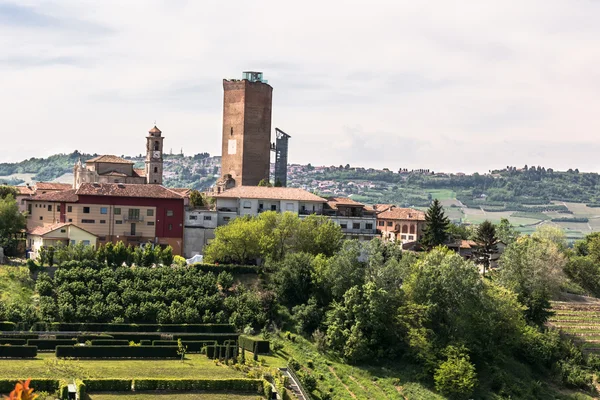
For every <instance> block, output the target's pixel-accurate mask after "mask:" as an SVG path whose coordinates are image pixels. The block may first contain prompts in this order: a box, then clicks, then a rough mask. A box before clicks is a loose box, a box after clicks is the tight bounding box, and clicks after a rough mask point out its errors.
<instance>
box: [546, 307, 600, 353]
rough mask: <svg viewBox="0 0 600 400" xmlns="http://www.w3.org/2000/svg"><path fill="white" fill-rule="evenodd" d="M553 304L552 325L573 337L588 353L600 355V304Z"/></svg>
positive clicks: (550, 321)
mask: <svg viewBox="0 0 600 400" xmlns="http://www.w3.org/2000/svg"><path fill="white" fill-rule="evenodd" d="M594 300H595V301H590V302H563V301H556V302H553V303H552V310H553V311H554V313H555V314H554V315H553V316H552V317H551V318H550V320H549V323H550V325H552V326H554V327H556V328H558V329H560V330H561V332H563V333H565V334H568V335H569V336H571V337H572V338H573V339H574V340H575V341H576V342H578V343H581V346H582V348H583V349H584V350H585V351H588V352H595V353H600V302H599V301H598V300H597V299H594Z"/></svg>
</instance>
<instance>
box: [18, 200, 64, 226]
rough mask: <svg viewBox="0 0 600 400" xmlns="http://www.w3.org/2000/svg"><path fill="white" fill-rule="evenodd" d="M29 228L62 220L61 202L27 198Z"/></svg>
mask: <svg viewBox="0 0 600 400" xmlns="http://www.w3.org/2000/svg"><path fill="white" fill-rule="evenodd" d="M26 203H27V206H26V207H27V210H28V215H27V229H28V230H31V229H33V228H36V227H39V226H47V225H53V224H57V223H59V222H61V221H60V211H59V208H60V203H54V202H44V201H33V200H27V201H26Z"/></svg>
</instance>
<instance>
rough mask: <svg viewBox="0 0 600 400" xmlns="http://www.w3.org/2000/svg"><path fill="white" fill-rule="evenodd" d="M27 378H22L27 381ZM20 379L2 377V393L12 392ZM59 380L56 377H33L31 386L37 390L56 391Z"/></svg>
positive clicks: (0, 390)
mask: <svg viewBox="0 0 600 400" xmlns="http://www.w3.org/2000/svg"><path fill="white" fill-rule="evenodd" d="M25 380H26V379H22V381H25ZM17 382H19V379H0V393H5V394H8V393H10V392H12V391H13V390H14V388H15V385H16V384H17ZM59 385H60V384H59V381H58V380H56V379H43V378H40V379H32V380H31V383H30V384H29V387H31V388H33V389H34V390H35V392H34V393H37V392H49V393H54V392H55V391H56V390H57V389H58V388H59Z"/></svg>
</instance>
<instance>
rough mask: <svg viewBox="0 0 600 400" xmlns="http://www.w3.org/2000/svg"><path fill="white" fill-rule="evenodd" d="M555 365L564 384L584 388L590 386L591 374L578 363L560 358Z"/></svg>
mask: <svg viewBox="0 0 600 400" xmlns="http://www.w3.org/2000/svg"><path fill="white" fill-rule="evenodd" d="M556 366H557V368H558V372H559V374H560V377H561V379H562V382H563V383H564V384H565V386H567V387H570V388H575V389H584V390H587V389H590V388H591V387H592V374H590V373H589V372H587V371H585V370H584V369H583V368H582V367H581V366H580V365H577V364H575V363H574V362H572V361H571V360H561V361H559V362H558V363H556Z"/></svg>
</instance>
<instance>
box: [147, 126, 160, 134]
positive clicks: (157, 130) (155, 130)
mask: <svg viewBox="0 0 600 400" xmlns="http://www.w3.org/2000/svg"><path fill="white" fill-rule="evenodd" d="M148 133H162V132H161V130H160V129H158V128H157V127H156V125H154V128H152V129H150V130H149V131H148Z"/></svg>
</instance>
